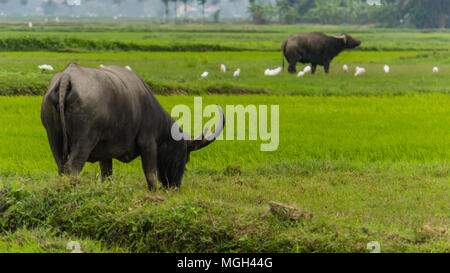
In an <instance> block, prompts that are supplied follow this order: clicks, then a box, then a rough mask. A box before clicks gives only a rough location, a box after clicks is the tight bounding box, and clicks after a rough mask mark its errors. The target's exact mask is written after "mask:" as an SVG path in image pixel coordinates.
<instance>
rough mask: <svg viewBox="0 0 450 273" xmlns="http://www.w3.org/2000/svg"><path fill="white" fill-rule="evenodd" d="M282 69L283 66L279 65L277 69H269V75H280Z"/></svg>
mask: <svg viewBox="0 0 450 273" xmlns="http://www.w3.org/2000/svg"><path fill="white" fill-rule="evenodd" d="M281 69H282V68H281V66H279V67H277V68H275V69H272V70H270V69H269V71H267V76H275V75H278V74H280V72H281Z"/></svg>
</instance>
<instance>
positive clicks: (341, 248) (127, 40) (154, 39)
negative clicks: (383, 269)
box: [0, 23, 450, 252]
mask: <svg viewBox="0 0 450 273" xmlns="http://www.w3.org/2000/svg"><path fill="white" fill-rule="evenodd" d="M35 26H36V27H34V28H33V29H32V30H28V29H27V28H25V27H23V26H21V25H19V24H17V25H1V26H0V32H2V33H3V34H4V35H3V36H2V38H1V39H0V48H3V49H5V50H9V49H8V48H9V45H13V44H12V43H9V44H7V43H6V42H5V41H9V42H11V41H12V42H14V43H17V42H19V43H20V41H21V39H22V40H23V39H25V40H26V37H33V39H34V38H36V39H37V40H39V41H44V40H46V41H47V42H49V43H51V42H52V41H55V39H72V38H76V39H78V40H76V41H75V42H74V43H73V44H70V45H71V46H70V47H71V50H69V51H71V52H61V51H65V50H66V51H67V49H68V48H67V47H66V48H65V46H66V45H67V44H66V45H62V46H63V47H61V48H58V46H59V45H58V46H57V47H54V48H45V46H44V47H43V48H41V49H42V50H45V51H39V52H33V51H31V52H23V50H24V51H28V50H27V48H25V47H23V48H21V50H18V51H16V52H2V53H0V94H1V95H3V96H0V116H1V119H0V128H2V129H1V131H0V252H67V250H66V244H67V243H68V242H69V241H78V242H80V244H81V247H82V249H83V251H85V252H368V250H367V249H366V244H367V243H368V242H370V241H378V242H379V243H380V245H381V251H382V252H450V237H449V231H448V229H449V227H450V220H449V219H450V212H449V207H448V203H449V200H450V196H449V194H450V179H449V171H450V165H449V158H450V135H449V134H448V132H449V131H450V107H449V106H450V99H449V96H448V95H449V94H448V93H449V91H450V89H449V87H450V80H449V79H450V77H448V75H449V74H450V61H449V60H450V58H449V51H448V48H447V44H448V42H449V41H450V33H449V32H448V31H446V30H439V31H434V30H433V31H418V30H408V29H405V30H399V29H394V30H391V29H376V28H371V27H356V26H352V27H348V28H343V27H329V26H327V27H324V26H264V27H256V26H236V25H223V26H204V27H199V26H196V25H190V26H164V25H162V26H161V25H158V26H152V25H146V24H137V23H136V24H123V25H117V24H111V25H110V24H106V23H104V24H86V25H71V24H69V23H66V24H61V25H48V24H44V25H40V24H35ZM75 30H77V31H79V32H78V33H75V32H74V31H75ZM303 30H305V31H310V30H319V31H325V32H327V33H335V34H339V33H341V32H344V31H345V32H348V33H350V34H354V36H355V37H358V38H361V39H362V40H363V47H362V48H361V49H360V50H358V51H351V52H344V53H342V54H341V55H340V56H338V57H337V58H336V59H335V61H334V62H333V63H332V67H331V72H330V74H329V75H325V74H324V72H323V70H322V68H319V70H318V73H317V74H316V75H314V76H313V75H306V76H305V77H303V78H296V77H295V75H289V74H288V73H287V72H283V73H281V74H280V75H277V76H275V77H265V76H264V75H263V72H264V70H265V69H266V68H275V67H277V66H280V65H281V52H279V51H278V48H279V44H280V43H281V41H282V40H283V39H284V38H285V37H286V36H287V34H289V33H295V32H298V31H303ZM24 37H25V38H24ZM8 39H11V40H8ZM33 39H30V41H31V42H30V48H29V49H32V50H38V49H33V48H34V46H35V45H36V44H33V43H34V42H33V41H34V40H33ZM81 40H83V41H91V42H92V43H93V44H96V43H97V42H98V41H101V43H103V45H105V46H108V45H110V43H112V42H114V41H121V42H123V43H124V44H126V45H130V44H136V45H144V46H148V45H152V46H161V48H160V49H159V50H157V51H153V52H145V51H144V49H145V47H142V48H140V47H135V48H133V50H132V51H127V50H129V49H130V47H128V48H125V47H124V48H109V49H107V48H102V46H98V47H97V48H89V46H86V44H84V46H83V43H79V42H80V41H81ZM174 41H177V43H178V44H179V47H178V50H174V48H169V47H168V45H170V44H171V43H172V42H174ZM2 44H3V46H2ZM198 44H207V45H209V46H212V47H210V48H209V49H208V50H207V51H206V52H195V51H199V50H192V49H195V48H196V46H198ZM72 46H75V47H72ZM191 46H193V47H191ZM217 46H222V47H223V48H220V47H217ZM225 47H230V48H229V49H228V50H232V51H223V50H225V49H226V48H225ZM364 47H365V48H364ZM237 48H240V49H239V50H244V51H236V50H237ZM197 49H198V48H197ZM164 50H166V51H164ZM210 50H211V51H210ZM51 51H58V52H51ZM125 51H127V52H125ZM173 51H183V52H173ZM77 52H82V53H77ZM69 62H78V63H80V64H82V65H87V66H93V67H98V66H99V65H100V64H104V65H112V64H115V65H122V66H125V65H130V66H131V67H132V68H133V70H134V71H135V72H137V73H138V74H139V75H140V76H142V77H143V78H144V79H145V80H146V81H147V82H148V83H149V84H150V86H151V88H152V91H154V92H155V93H158V94H165V95H159V96H157V98H158V100H159V101H160V102H161V103H162V105H163V106H164V108H165V109H166V110H167V111H169V112H170V111H171V109H172V108H173V107H174V106H175V105H177V104H185V105H188V106H189V107H191V108H192V107H193V102H194V95H197V96H202V99H203V106H206V105H208V104H216V103H217V104H220V105H221V106H222V108H223V109H224V110H226V105H239V104H241V105H244V106H246V105H256V106H258V105H279V111H280V113H279V117H280V118H279V121H278V124H279V133H280V137H279V139H280V141H279V146H278V149H277V150H276V151H272V152H261V151H260V145H261V144H262V143H265V142H264V141H258V140H257V141H250V140H245V141H226V140H217V141H216V142H215V143H214V144H212V145H210V146H208V147H207V148H205V149H203V150H201V151H198V152H195V153H193V154H192V155H191V161H190V162H189V164H188V165H187V168H188V169H187V171H186V174H185V176H184V179H183V184H182V186H181V189H180V190H178V191H174V190H168V191H167V190H164V189H159V190H158V191H157V192H155V193H150V192H148V190H147V186H146V183H145V179H144V175H143V172H142V170H141V167H140V165H141V164H140V160H139V159H137V160H135V161H133V162H132V163H130V164H123V163H120V162H118V161H114V177H113V180H112V181H109V182H105V183H102V182H100V178H99V166H98V164H90V163H88V164H87V165H86V166H85V168H84V171H83V173H82V174H81V176H80V177H73V178H67V177H63V178H61V177H58V175H57V172H56V171H57V169H56V164H55V163H54V160H53V158H52V155H51V152H50V148H49V145H48V141H47V138H46V133H45V130H44V127H43V126H42V124H41V122H40V104H41V102H42V96H40V95H42V94H43V93H44V92H45V90H46V87H47V85H48V82H49V80H50V78H51V77H52V75H53V72H52V73H42V72H40V71H39V70H38V69H37V65H39V64H43V63H47V64H51V65H52V66H54V67H55V70H56V71H55V72H57V71H61V70H62V69H64V67H65V66H66V65H67V64H68V63H69ZM221 63H224V64H226V65H227V67H228V71H227V72H226V73H221V72H219V65H220V64H221ZM344 63H347V64H348V65H349V66H350V68H351V69H352V70H353V69H354V67H355V66H356V65H359V66H363V67H365V68H366V69H367V73H366V74H364V75H362V76H361V77H357V78H355V77H354V76H353V75H352V73H348V74H346V73H344V72H342V70H341V67H342V65H343V64H344ZM384 64H389V65H390V66H391V73H389V74H385V73H384V72H383V65H384ZM433 66H438V67H439V69H440V71H439V73H432V72H431V69H432V67H433ZM238 67H239V68H241V76H240V77H239V78H237V79H235V78H233V77H232V73H233V71H234V69H236V68H238ZM298 68H301V67H300V66H298ZM203 71H209V72H210V75H209V76H208V77H207V78H205V79H202V78H201V77H200V74H201V73H202V72H203ZM218 93H219V94H221V93H224V94H225V95H224V94H222V95H219V94H218ZM167 94H172V95H169V96H167ZM173 94H183V95H177V96H174V95H173ZM15 95H28V96H15ZM30 95H32V96H30ZM33 95H34V96H33ZM225 115H227V113H225ZM205 121H206V120H205ZM226 131H227V130H226V129H225V134H226ZM271 201H275V202H281V203H284V204H287V205H290V206H291V208H289V209H285V210H271V207H270V202H271Z"/></svg>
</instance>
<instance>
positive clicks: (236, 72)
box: [233, 68, 241, 78]
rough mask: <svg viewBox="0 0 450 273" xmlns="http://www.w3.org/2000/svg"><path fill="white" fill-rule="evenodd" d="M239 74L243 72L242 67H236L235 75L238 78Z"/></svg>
mask: <svg viewBox="0 0 450 273" xmlns="http://www.w3.org/2000/svg"><path fill="white" fill-rule="evenodd" d="M239 74H241V69H240V68H238V69H236V71H234V73H233V77H235V78H237V77H239Z"/></svg>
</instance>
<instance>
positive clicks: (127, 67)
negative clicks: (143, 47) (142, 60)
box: [125, 65, 133, 71]
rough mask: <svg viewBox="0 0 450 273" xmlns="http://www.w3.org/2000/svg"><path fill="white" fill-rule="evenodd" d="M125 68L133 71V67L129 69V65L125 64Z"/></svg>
mask: <svg viewBox="0 0 450 273" xmlns="http://www.w3.org/2000/svg"><path fill="white" fill-rule="evenodd" d="M125 68H126V69H127V70H129V71H133V69H131V67H130V66H129V65H127V66H125Z"/></svg>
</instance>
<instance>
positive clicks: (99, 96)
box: [41, 64, 224, 190]
mask: <svg viewBox="0 0 450 273" xmlns="http://www.w3.org/2000/svg"><path fill="white" fill-rule="evenodd" d="M219 110H220V122H219V124H218V126H217V130H214V131H213V132H212V134H211V135H208V136H205V134H202V136H200V137H197V138H195V139H190V138H188V137H186V136H187V134H184V133H183V132H182V131H181V129H180V128H179V127H178V125H177V124H176V123H175V121H174V120H173V119H172V117H171V116H170V115H169V113H167V112H166V111H165V110H164V109H163V107H162V106H161V105H160V104H159V102H158V100H157V99H156V98H155V96H154V95H153V94H152V93H151V91H150V89H149V87H148V85H147V84H146V83H145V82H144V81H143V80H142V79H141V78H140V77H139V76H138V75H136V74H135V73H134V72H131V71H129V70H127V69H125V68H122V67H117V66H108V67H103V68H101V69H96V68H89V67H82V66H79V65H77V64H70V65H69V66H67V68H66V69H65V70H64V71H63V72H60V73H58V74H56V75H55V76H54V77H53V78H52V80H51V83H50V87H49V89H48V90H47V92H46V94H45V96H44V100H43V102H42V110H41V119H42V123H43V124H44V127H45V129H46V130H47V136H48V140H49V142H50V147H51V149H52V152H53V156H54V158H55V160H56V163H57V165H58V172H59V174H78V173H80V172H81V169H82V168H83V166H84V164H85V163H86V161H89V162H96V161H100V169H101V174H102V179H105V178H107V177H108V176H110V175H111V174H112V159H113V158H117V159H118V160H120V161H122V162H130V161H132V160H133V159H135V158H136V157H138V156H141V158H142V168H143V169H144V173H145V176H146V179H147V183H148V187H149V189H150V190H155V189H156V170H157V171H158V178H159V180H160V181H161V182H162V184H163V186H165V187H179V186H180V185H181V179H182V176H183V172H184V170H185V165H186V163H187V162H188V161H189V154H190V152H192V151H195V150H198V149H201V148H203V147H205V146H207V145H208V144H210V143H212V142H213V141H214V140H215V139H216V137H217V136H218V135H219V134H220V133H221V131H222V129H223V125H224V114H223V111H222V109H221V108H220V107H219ZM172 127H173V128H174V129H175V132H176V131H178V133H179V134H180V135H182V136H184V137H180V140H175V139H176V138H177V137H175V138H174V137H172V133H171V131H172V129H173V128H172ZM216 131H217V132H216ZM205 133H206V132H205Z"/></svg>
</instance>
